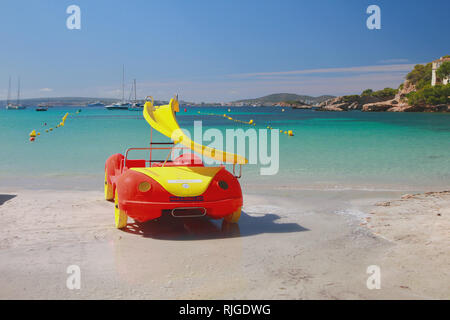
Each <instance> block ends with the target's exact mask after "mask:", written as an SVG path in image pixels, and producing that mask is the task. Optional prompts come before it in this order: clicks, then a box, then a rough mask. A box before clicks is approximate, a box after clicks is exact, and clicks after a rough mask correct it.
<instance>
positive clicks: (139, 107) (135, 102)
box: [128, 79, 144, 111]
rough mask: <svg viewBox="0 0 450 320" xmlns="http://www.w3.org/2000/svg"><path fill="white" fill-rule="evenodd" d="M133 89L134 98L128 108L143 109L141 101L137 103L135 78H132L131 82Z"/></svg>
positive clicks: (131, 109)
mask: <svg viewBox="0 0 450 320" xmlns="http://www.w3.org/2000/svg"><path fill="white" fill-rule="evenodd" d="M133 89H134V100H133V103H132V104H131V106H130V107H129V108H128V110H130V111H142V110H143V109H144V105H143V104H142V103H139V102H138V101H137V98H136V79H134V82H133Z"/></svg>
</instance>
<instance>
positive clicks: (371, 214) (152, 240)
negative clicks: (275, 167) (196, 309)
mask: <svg viewBox="0 0 450 320" xmlns="http://www.w3.org/2000/svg"><path fill="white" fill-rule="evenodd" d="M401 195H402V193H400V192H363V191H329V192H328V191H309V192H308V191H301V192H297V191H296V192H290V193H289V192H286V194H285V196H276V197H275V196H272V197H270V196H262V195H255V194H246V195H245V197H244V203H245V205H244V213H243V216H242V218H241V221H240V223H239V229H233V228H232V229H229V230H228V229H227V228H225V227H226V226H224V227H222V225H221V221H211V220H208V219H192V220H180V219H175V218H170V219H169V218H167V219H160V220H159V221H157V222H147V223H144V224H137V223H133V221H129V225H128V227H127V230H125V231H121V230H116V229H115V228H114V226H113V204H112V203H110V202H106V201H104V200H103V194H102V193H101V192H97V191H50V190H48V191H45V190H40V191H33V190H16V191H7V190H2V192H0V217H1V221H2V223H1V224H0V288H1V289H0V298H1V299H113V298H127V299H396V298H397V299H420V298H425V299H448V298H450V288H449V286H448V284H449V283H450V273H449V270H450V268H449V267H450V261H449V260H450V252H449V249H448V248H449V244H450V241H449V240H450V239H449V236H450V234H449V232H448V231H449V230H450V220H449V215H450V211H449V208H450V193H449V192H445V193H432V194H428V195H415V196H407V197H404V199H401ZM395 199H397V200H395ZM387 201H389V203H387ZM375 204H377V205H375ZM69 265H78V266H80V268H81V289H80V290H69V289H67V287H66V279H67V277H68V276H69V275H68V274H67V273H66V269H67V267H68V266H69ZM369 265H378V266H380V268H381V289H379V290H376V289H374V290H369V289H368V288H367V286H366V280H367V278H368V277H369V275H368V274H367V273H366V269H367V267H368V266H369Z"/></svg>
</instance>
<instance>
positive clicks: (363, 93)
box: [361, 89, 373, 96]
mask: <svg viewBox="0 0 450 320" xmlns="http://www.w3.org/2000/svg"><path fill="white" fill-rule="evenodd" d="M372 93H373V90H372V89H366V90H364V91H363V92H362V93H361V95H362V96H371V95H372Z"/></svg>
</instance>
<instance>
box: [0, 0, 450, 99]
mask: <svg viewBox="0 0 450 320" xmlns="http://www.w3.org/2000/svg"><path fill="white" fill-rule="evenodd" d="M71 4H76V5H78V6H79V7H80V8H81V30H68V29H67V28H66V19H67V17H68V16H69V15H68V14H67V13H66V8H67V7H68V6H69V5H71ZM371 4H376V5H378V6H380V8H381V27H382V28H381V30H368V29H367V27H366V19H367V17H368V16H369V15H368V14H366V8H367V7H368V6H369V5H371ZM449 12H450V2H449V1H440V0H434V1H406V0H396V1H376V0H372V1H363V0H328V1H327V0H318V1H300V0H293V1H284V0H278V1H269V0H259V1H253V0H240V1H234V0H233V1H232V0H228V1H225V0H209V1H206V0H205V1H203V0H201V1H200V0H189V1H188V0H185V1H170V0H164V1H149V0H142V1H139V0H135V1H133V0H130V1H112V0H109V1H106V0H95V1H93V0H89V1H88V0H71V1H65V0H58V1H56V0H47V1H44V0H42V1H23V0H2V1H1V3H0V43H1V50H0V99H4V98H5V96H6V91H7V84H8V76H9V75H11V76H12V77H13V82H14V86H13V88H15V82H16V78H17V76H19V75H20V77H21V79H22V87H23V88H22V89H23V90H22V91H23V96H24V97H46V96H51V97H60V96H97V97H117V98H119V97H120V96H121V91H120V90H121V89H120V88H121V77H122V75H121V72H122V71H121V70H122V64H125V69H126V81H127V87H128V86H129V84H130V83H131V81H132V79H133V78H136V79H137V81H138V94H139V95H140V96H145V95H153V96H155V97H157V98H159V99H167V98H169V97H171V96H172V95H173V94H174V93H179V94H180V97H181V98H182V99H185V100H190V101H230V100H236V99H241V98H252V97H258V96H262V95H265V94H270V93H277V92H290V93H298V94H309V95H321V94H334V95H339V94H349V93H359V92H360V91H361V90H363V89H365V88H373V89H380V88H384V87H387V86H393V87H397V86H398V85H399V84H400V83H401V81H402V79H403V78H404V76H405V74H406V73H407V72H408V70H410V69H411V68H412V66H413V65H414V64H416V63H424V62H429V61H431V60H434V59H436V58H438V57H440V56H442V55H444V54H450V41H449V40H450V39H449V37H448V23H449ZM14 90H15V89H14ZM126 95H128V93H127V94H126Z"/></svg>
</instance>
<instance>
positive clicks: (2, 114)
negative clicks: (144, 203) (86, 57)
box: [0, 107, 450, 190]
mask: <svg viewBox="0 0 450 320" xmlns="http://www.w3.org/2000/svg"><path fill="white" fill-rule="evenodd" d="M227 109H228V108H206V107H204V108H188V109H187V112H180V113H179V114H178V115H177V118H178V121H179V123H180V126H181V127H183V128H186V129H188V130H192V124H193V121H194V120H202V121H203V130H206V129H207V128H210V127H214V128H217V129H219V130H221V131H222V132H224V130H225V129H226V128H238V127H241V128H243V129H248V128H252V127H253V126H249V125H245V124H238V123H235V122H233V121H230V120H227V119H225V118H223V117H220V116H211V115H200V114H198V111H201V112H202V113H215V114H217V115H222V114H224V113H226V114H228V115H230V116H232V117H233V118H235V119H240V120H245V121H248V120H249V119H253V120H254V121H255V123H256V126H255V127H253V128H256V129H263V128H266V126H267V125H271V126H272V127H274V128H278V129H282V130H293V131H294V133H295V136H294V137H288V136H287V135H285V134H280V137H279V142H280V144H279V153H280V164H279V167H280V168H279V172H278V173H277V174H276V175H273V176H261V175H260V174H259V172H260V171H259V166H258V165H247V166H245V168H244V176H243V183H244V185H248V186H251V188H252V189H253V188H255V189H257V188H259V189H261V190H266V189H267V190H270V189H273V187H274V186H276V188H289V189H295V188H299V189H319V190H322V189H331V190H333V189H365V190H372V189H375V190H380V189H383V190H404V189H407V190H409V189H426V188H428V189H430V188H431V189H442V188H446V187H448V186H449V181H450V115H448V114H434V113H433V114H431V113H362V112H356V111H355V112H345V113H333V112H315V111H311V110H292V109H289V108H285V112H282V111H281V108H264V107H261V108H231V112H228V111H227ZM76 110H77V108H52V109H50V110H49V111H47V112H35V111H34V110H33V109H27V110H23V111H12V110H4V109H0V150H1V160H0V181H1V182H0V184H1V185H2V186H3V187H5V186H9V185H11V186H13V185H14V186H16V187H25V188H26V187H30V188H36V187H43V188H52V187H55V186H58V188H59V187H61V186H62V187H67V188H70V187H75V188H92V187H95V188H96V187H97V184H98V182H100V183H99V184H100V187H101V182H102V180H103V172H104V162H105V160H106V158H107V157H108V156H109V155H111V154H113V153H118V152H121V153H122V152H124V151H125V150H126V148H128V147H146V146H148V143H149V140H150V127H149V125H148V124H147V122H145V120H144V119H143V117H142V115H141V113H140V112H131V111H108V110H105V109H103V108H83V109H82V112H81V113H80V114H75V111H76ZM182 111H183V110H182ZM65 112H70V116H69V118H68V119H67V121H66V124H65V126H64V127H63V128H58V129H54V130H53V132H51V133H45V129H46V128H49V127H53V128H54V127H55V125H56V124H57V123H59V121H60V119H61V117H62V116H63V115H64V114H65ZM44 123H47V126H44ZM33 129H36V131H39V132H41V136H39V137H38V138H37V139H36V141H35V142H33V143H31V142H29V141H28V134H29V132H30V131H31V130H33ZM158 140H159V141H161V140H164V141H168V139H167V138H163V137H162V136H161V135H159V134H158V133H155V131H154V141H158ZM161 156H162V157H164V155H161Z"/></svg>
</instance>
